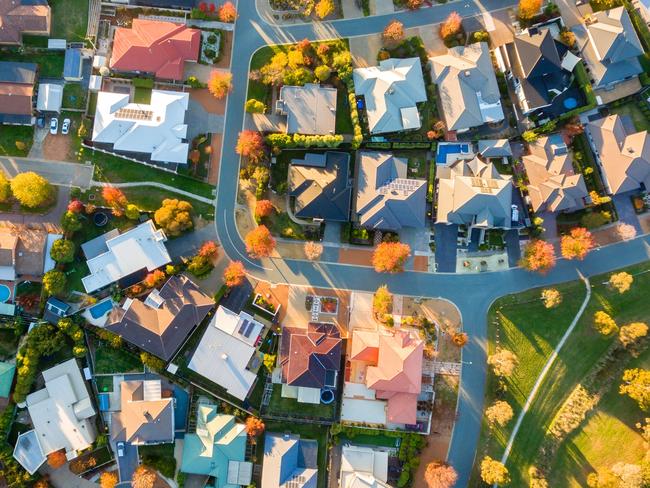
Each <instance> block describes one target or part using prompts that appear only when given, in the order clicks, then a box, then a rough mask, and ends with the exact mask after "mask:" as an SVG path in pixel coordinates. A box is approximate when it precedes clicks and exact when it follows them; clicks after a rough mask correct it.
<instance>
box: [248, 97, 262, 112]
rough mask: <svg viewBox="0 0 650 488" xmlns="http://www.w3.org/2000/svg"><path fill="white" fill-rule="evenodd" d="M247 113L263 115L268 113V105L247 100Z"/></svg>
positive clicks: (252, 99) (254, 100)
mask: <svg viewBox="0 0 650 488" xmlns="http://www.w3.org/2000/svg"><path fill="white" fill-rule="evenodd" d="M246 112H248V113H250V114H263V113H264V112H266V105H264V102H260V101H259V100H256V99H254V98H250V99H248V100H246Z"/></svg>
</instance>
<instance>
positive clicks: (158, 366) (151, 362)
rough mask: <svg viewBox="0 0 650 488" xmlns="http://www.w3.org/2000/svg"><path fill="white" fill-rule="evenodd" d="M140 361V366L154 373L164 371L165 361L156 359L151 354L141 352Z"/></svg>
mask: <svg viewBox="0 0 650 488" xmlns="http://www.w3.org/2000/svg"><path fill="white" fill-rule="evenodd" d="M140 361H142V364H144V365H145V366H147V367H148V368H149V369H153V370H154V371H162V370H163V369H165V361H163V360H162V359H160V358H157V357H156V356H154V355H153V354H149V353H148V352H144V351H143V352H141V353H140Z"/></svg>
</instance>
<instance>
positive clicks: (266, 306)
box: [251, 293, 282, 319]
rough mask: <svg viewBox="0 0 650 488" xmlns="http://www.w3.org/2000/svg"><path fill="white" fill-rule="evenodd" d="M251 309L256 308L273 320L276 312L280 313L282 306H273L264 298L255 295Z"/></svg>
mask: <svg viewBox="0 0 650 488" xmlns="http://www.w3.org/2000/svg"><path fill="white" fill-rule="evenodd" d="M251 305H252V306H253V307H255V308H257V309H258V310H260V311H262V312H263V313H267V314H269V315H270V316H271V317H272V318H273V319H274V318H275V317H276V315H277V314H278V312H279V311H280V308H281V307H282V304H281V303H280V304H278V305H277V306H276V305H273V304H272V303H271V302H269V301H268V300H267V299H266V298H265V297H263V296H262V295H260V294H259V293H257V294H256V295H255V298H253V302H252V304H251Z"/></svg>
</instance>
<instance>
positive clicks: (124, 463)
mask: <svg viewBox="0 0 650 488" xmlns="http://www.w3.org/2000/svg"><path fill="white" fill-rule="evenodd" d="M114 452H115V454H116V456H115V459H117V467H118V470H119V472H120V481H121V482H124V481H130V480H131V479H132V478H133V472H134V471H135V470H136V468H137V467H138V465H139V464H140V461H139V459H138V447H137V446H133V445H131V444H129V443H128V442H125V443H124V455H123V456H117V449H115V451H114Z"/></svg>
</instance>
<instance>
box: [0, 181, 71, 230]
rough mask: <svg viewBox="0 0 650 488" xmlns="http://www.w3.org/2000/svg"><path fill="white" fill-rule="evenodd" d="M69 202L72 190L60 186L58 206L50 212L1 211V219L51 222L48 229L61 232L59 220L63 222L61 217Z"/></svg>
mask: <svg viewBox="0 0 650 488" xmlns="http://www.w3.org/2000/svg"><path fill="white" fill-rule="evenodd" d="M69 202H70V190H69V189H68V188H59V191H58V193H57V196H56V206H55V207H53V208H52V209H50V211H49V212H47V213H44V214H30V213H18V212H0V220H2V221H7V222H12V223H14V224H51V225H50V226H47V225H46V228H47V229H48V231H50V232H55V231H56V232H60V231H61V229H60V227H59V222H61V217H62V216H63V214H64V213H65V211H66V210H67V209H68V203H69ZM52 227H55V228H52Z"/></svg>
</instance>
